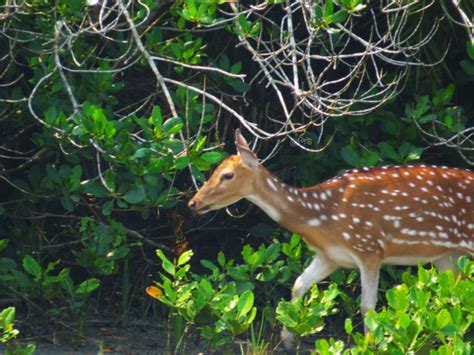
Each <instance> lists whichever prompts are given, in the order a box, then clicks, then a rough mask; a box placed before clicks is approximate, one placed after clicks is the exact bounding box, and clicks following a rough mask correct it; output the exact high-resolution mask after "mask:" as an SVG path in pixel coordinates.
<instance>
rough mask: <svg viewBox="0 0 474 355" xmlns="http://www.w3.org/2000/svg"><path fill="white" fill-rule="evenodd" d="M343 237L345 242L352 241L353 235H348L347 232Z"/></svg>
mask: <svg viewBox="0 0 474 355" xmlns="http://www.w3.org/2000/svg"><path fill="white" fill-rule="evenodd" d="M342 237H343V238H344V239H345V240H349V239H351V235H350V234H349V233H346V232H344V233H342Z"/></svg>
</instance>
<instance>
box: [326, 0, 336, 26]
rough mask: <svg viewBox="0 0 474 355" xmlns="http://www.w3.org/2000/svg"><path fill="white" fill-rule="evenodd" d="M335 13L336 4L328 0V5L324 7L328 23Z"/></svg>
mask: <svg viewBox="0 0 474 355" xmlns="http://www.w3.org/2000/svg"><path fill="white" fill-rule="evenodd" d="M333 13H334V4H333V2H332V0H326V4H325V5H324V17H325V18H326V20H327V22H330V17H331V15H332V14H333Z"/></svg>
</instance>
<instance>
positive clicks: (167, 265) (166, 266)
mask: <svg viewBox="0 0 474 355" xmlns="http://www.w3.org/2000/svg"><path fill="white" fill-rule="evenodd" d="M156 255H158V257H159V258H160V259H161V265H162V267H163V270H165V271H166V272H167V273H168V274H170V275H171V276H174V275H175V274H176V268H175V267H174V265H173V263H172V262H171V261H170V260H169V259H168V258H167V257H166V255H165V254H164V253H163V251H162V250H160V249H157V250H156Z"/></svg>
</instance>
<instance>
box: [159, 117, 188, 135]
mask: <svg viewBox="0 0 474 355" xmlns="http://www.w3.org/2000/svg"><path fill="white" fill-rule="evenodd" d="M183 126H184V123H183V120H182V119H181V118H180V117H171V118H169V119H167V120H166V121H165V123H164V124H163V132H165V133H166V134H168V135H171V134H176V133H178V132H179V131H181V128H183Z"/></svg>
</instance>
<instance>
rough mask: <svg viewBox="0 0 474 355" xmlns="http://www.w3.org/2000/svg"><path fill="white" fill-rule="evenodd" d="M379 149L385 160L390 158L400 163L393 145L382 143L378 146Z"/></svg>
mask: <svg viewBox="0 0 474 355" xmlns="http://www.w3.org/2000/svg"><path fill="white" fill-rule="evenodd" d="M378 148H379V151H380V154H381V155H382V157H383V158H389V159H392V160H395V161H398V160H399V159H400V157H399V156H398V154H397V153H396V152H395V150H394V149H393V147H392V145H391V144H389V143H387V142H381V143H379V144H378Z"/></svg>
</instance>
